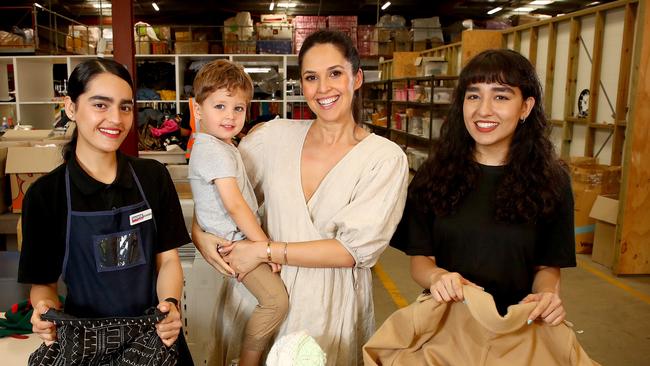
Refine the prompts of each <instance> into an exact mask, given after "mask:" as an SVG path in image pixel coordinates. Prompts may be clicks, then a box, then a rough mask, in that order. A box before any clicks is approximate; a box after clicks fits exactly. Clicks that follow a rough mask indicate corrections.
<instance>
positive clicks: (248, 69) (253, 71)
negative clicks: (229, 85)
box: [244, 4, 280, 74]
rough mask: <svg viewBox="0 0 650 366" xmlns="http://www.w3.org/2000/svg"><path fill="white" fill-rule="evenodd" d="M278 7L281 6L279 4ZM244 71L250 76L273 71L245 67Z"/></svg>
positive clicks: (266, 68) (267, 68)
mask: <svg viewBox="0 0 650 366" xmlns="http://www.w3.org/2000/svg"><path fill="white" fill-rule="evenodd" d="M278 6H280V5H279V4H278ZM244 71H245V72H246V73H249V74H264V73H267V72H269V71H271V68H270V67H244Z"/></svg>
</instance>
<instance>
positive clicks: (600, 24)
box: [580, 11, 605, 156]
mask: <svg viewBox="0 0 650 366" xmlns="http://www.w3.org/2000/svg"><path fill="white" fill-rule="evenodd" d="M604 30H605V14H604V13H603V12H602V11H599V12H597V13H596V24H595V27H594V46H593V49H592V52H591V53H592V55H591V79H590V81H589V106H588V111H589V114H588V116H587V119H588V120H589V123H594V122H598V121H596V116H597V115H598V96H599V95H600V72H601V69H602V63H603V39H604V35H605V31H604ZM580 46H581V45H580ZM595 139H596V130H595V129H594V128H591V127H589V128H587V136H585V156H594V141H595Z"/></svg>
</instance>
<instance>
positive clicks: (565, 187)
mask: <svg viewBox="0 0 650 366" xmlns="http://www.w3.org/2000/svg"><path fill="white" fill-rule="evenodd" d="M563 178H564V179H563V181H562V193H561V199H560V203H559V205H558V207H557V209H556V211H555V213H553V214H552V215H551V218H550V219H548V220H544V221H543V222H542V223H541V225H540V227H539V228H538V234H537V242H536V244H535V257H536V264H537V265H541V266H551V267H575V265H576V254H575V252H576V250H575V233H574V221H573V191H572V190H571V178H570V177H569V175H568V174H565V176H564V177H563Z"/></svg>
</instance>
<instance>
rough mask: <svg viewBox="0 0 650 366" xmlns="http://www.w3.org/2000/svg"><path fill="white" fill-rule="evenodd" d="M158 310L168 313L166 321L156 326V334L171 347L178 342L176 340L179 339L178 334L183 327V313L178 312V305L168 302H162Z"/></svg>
mask: <svg viewBox="0 0 650 366" xmlns="http://www.w3.org/2000/svg"><path fill="white" fill-rule="evenodd" d="M158 310H160V311H162V312H163V313H165V312H168V313H167V316H166V317H165V319H163V320H161V321H159V322H158V323H157V324H156V333H157V334H158V337H160V339H161V340H162V342H163V344H164V345H165V346H167V347H171V345H172V344H174V342H176V339H178V334H179V333H180V331H181V326H182V325H183V323H182V322H181V313H180V312H179V311H178V308H177V307H176V305H174V304H173V303H171V302H167V301H161V302H160V303H159V304H158Z"/></svg>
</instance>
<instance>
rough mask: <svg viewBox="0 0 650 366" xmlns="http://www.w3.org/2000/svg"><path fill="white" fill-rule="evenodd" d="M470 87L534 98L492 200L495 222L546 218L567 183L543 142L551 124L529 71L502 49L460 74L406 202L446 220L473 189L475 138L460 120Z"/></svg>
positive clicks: (562, 169) (563, 168)
mask: <svg viewBox="0 0 650 366" xmlns="http://www.w3.org/2000/svg"><path fill="white" fill-rule="evenodd" d="M474 83H499V84H504V85H509V86H513V87H518V88H519V89H520V90H521V93H522V96H523V99H524V100H526V99H527V98H528V97H532V98H534V99H535V105H534V107H533V109H532V110H531V112H530V114H529V115H528V117H527V118H526V120H525V123H519V124H518V126H517V128H516V130H515V133H514V136H513V138H512V141H511V143H510V149H509V151H508V155H507V157H506V165H505V172H504V176H503V177H502V180H501V182H500V183H499V187H498V188H497V192H496V197H495V207H496V212H495V216H496V219H497V221H499V222H509V223H523V222H526V223H532V222H535V221H536V220H537V219H539V218H543V217H548V216H549V215H551V213H552V212H553V211H554V209H555V207H556V206H557V204H558V203H559V200H560V190H561V187H562V184H560V183H559V182H563V181H565V180H566V177H567V171H566V165H565V164H564V163H563V162H561V161H560V160H559V159H558V157H557V155H556V154H555V151H554V149H553V145H552V143H551V142H550V140H549V138H548V136H549V133H550V125H549V123H548V121H547V119H546V116H545V114H544V107H543V103H542V87H541V85H540V82H539V80H538V78H537V74H536V72H535V68H534V66H533V65H532V64H531V63H530V62H529V61H528V60H527V59H526V58H525V57H523V56H522V55H521V54H519V53H518V52H515V51H511V50H506V49H498V50H487V51H484V52H482V53H480V54H478V55H477V56H475V57H474V58H473V59H471V60H470V62H469V63H468V64H467V65H466V66H465V67H464V68H463V70H462V71H461V73H460V76H459V80H458V85H457V87H456V89H455V91H454V96H453V101H452V105H451V107H450V110H449V114H448V116H447V120H446V121H445V123H444V124H443V126H442V129H441V132H440V138H439V139H438V140H437V142H436V143H435V145H434V146H433V149H432V156H431V157H430V158H429V160H427V162H425V163H424V164H423V165H422V167H421V168H420V170H419V171H418V174H416V176H415V177H414V179H413V182H412V183H411V186H410V187H409V199H410V200H411V201H412V202H413V203H414V204H415V206H416V207H417V208H418V209H419V210H420V211H422V212H433V213H434V214H435V215H437V216H447V215H450V214H452V213H453V212H455V210H456V209H457V208H458V207H459V204H461V202H462V201H463V199H464V198H465V197H466V196H467V194H468V193H470V192H471V191H472V190H474V189H475V188H476V186H477V183H478V181H479V178H480V175H481V169H480V166H479V164H478V163H477V162H476V160H475V159H474V156H475V155H474V153H475V146H476V145H475V142H474V139H472V137H471V135H470V134H469V132H468V131H467V129H466V128H465V123H464V119H463V101H464V99H465V92H466V90H467V88H468V86H469V85H471V84H474Z"/></svg>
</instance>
